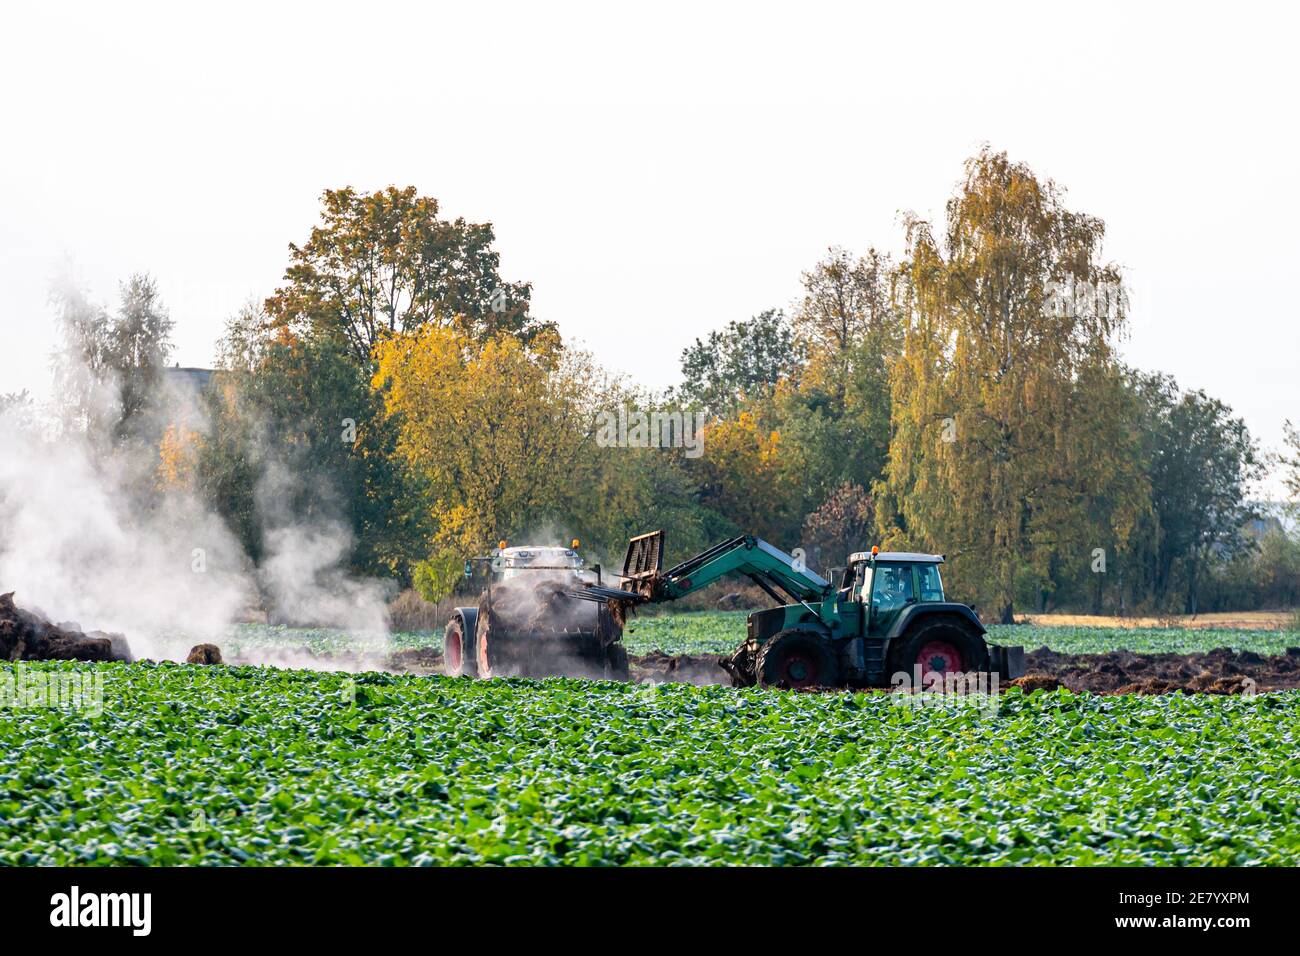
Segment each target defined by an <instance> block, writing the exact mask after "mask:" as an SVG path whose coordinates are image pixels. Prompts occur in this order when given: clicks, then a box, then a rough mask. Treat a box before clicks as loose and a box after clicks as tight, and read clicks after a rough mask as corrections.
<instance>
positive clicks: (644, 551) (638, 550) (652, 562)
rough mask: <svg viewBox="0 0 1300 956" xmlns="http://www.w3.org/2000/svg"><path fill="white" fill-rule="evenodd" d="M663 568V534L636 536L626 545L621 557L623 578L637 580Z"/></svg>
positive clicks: (656, 532)
mask: <svg viewBox="0 0 1300 956" xmlns="http://www.w3.org/2000/svg"><path fill="white" fill-rule="evenodd" d="M663 566H664V533H663V531H652V532H650V533H649V534H642V535H637V536H636V537H635V538H633V539H631V540H630V541H628V543H627V554H626V555H625V556H624V557H623V577H624V578H632V579H633V580H638V579H642V578H646V577H650V576H652V575H656V574H658V573H659V572H660V571H662V570H663Z"/></svg>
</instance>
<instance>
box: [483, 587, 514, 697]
mask: <svg viewBox="0 0 1300 956" xmlns="http://www.w3.org/2000/svg"><path fill="white" fill-rule="evenodd" d="M474 645H475V648H474V649H475V652H476V653H475V657H476V661H477V664H478V676H479V677H481V678H483V679H484V680H486V679H488V678H490V677H509V676H517V675H518V673H519V671H518V669H517V668H516V666H515V661H514V660H513V657H512V655H511V653H510V639H509V635H507V634H506V632H505V629H504V628H503V627H502V626H501V621H500V619H499V618H498V617H497V615H496V614H495V613H494V612H493V610H492V608H491V607H490V606H488V604H487V599H486V598H484V599H483V600H481V601H479V608H478V626H477V627H476V628H475V631H474Z"/></svg>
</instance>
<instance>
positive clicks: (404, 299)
mask: <svg viewBox="0 0 1300 956" xmlns="http://www.w3.org/2000/svg"><path fill="white" fill-rule="evenodd" d="M321 199H322V206H323V208H322V211H321V222H320V224H319V225H318V226H316V227H315V228H313V229H312V231H311V235H310V236H309V237H308V239H307V241H306V242H305V243H303V244H302V245H296V244H293V245H290V246H289V256H290V262H289V267H288V269H287V270H286V271H285V280H286V284H285V285H283V286H281V287H280V288H279V289H277V290H276V292H275V294H274V295H272V296H271V297H270V298H269V299H267V301H266V311H267V314H268V318H269V321H270V322H271V323H272V324H275V325H279V326H283V327H287V328H289V329H292V330H293V331H294V332H295V333H297V334H298V335H299V336H300V337H303V336H306V335H309V334H315V335H325V336H330V337H336V338H338V339H339V341H341V342H342V343H343V344H344V345H345V346H346V348H347V350H348V352H349V354H351V356H352V358H353V360H354V361H355V362H356V363H357V364H358V365H360V366H362V367H365V368H367V369H369V368H370V367H371V354H372V350H373V349H374V347H375V346H376V345H377V344H378V343H379V342H380V341H381V340H382V339H383V338H384V337H385V336H387V335H394V334H399V333H403V334H416V333H418V332H419V331H421V330H422V329H424V328H426V327H433V328H450V329H453V330H455V331H456V332H457V333H458V334H461V335H465V336H468V337H470V338H473V339H483V338H488V337H491V336H494V335H502V334H508V335H514V336H518V337H521V338H523V339H528V338H531V337H532V336H533V335H535V334H537V333H538V332H539V331H541V330H543V329H545V328H547V327H548V326H547V324H545V323H541V322H538V321H537V320H536V319H534V318H533V317H532V315H531V314H530V313H529V297H530V295H531V286H530V285H529V284H528V283H526V282H507V281H505V280H504V279H502V277H501V275H500V274H499V271H498V270H499V261H500V256H499V254H498V253H497V252H496V250H495V249H494V248H493V242H494V239H495V237H494V235H493V231H492V226H491V224H489V223H472V222H467V221H466V220H465V219H463V218H457V219H455V220H447V219H442V218H440V217H439V209H438V201H437V200H436V199H434V198H432V197H428V196H420V195H418V193H417V192H416V190H415V187H413V186H409V187H407V188H405V189H398V188H396V187H393V186H389V187H388V188H386V189H381V190H378V191H376V192H373V193H366V192H358V191H356V190H354V189H352V188H350V187H349V188H344V189H329V190H326V191H325V192H324V194H323V195H322V197H321Z"/></svg>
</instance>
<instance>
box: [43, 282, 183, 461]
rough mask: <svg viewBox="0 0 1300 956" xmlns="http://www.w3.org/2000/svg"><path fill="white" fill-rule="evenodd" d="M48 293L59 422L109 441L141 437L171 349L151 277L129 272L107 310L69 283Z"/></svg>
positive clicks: (169, 326) (167, 324) (167, 322)
mask: <svg viewBox="0 0 1300 956" xmlns="http://www.w3.org/2000/svg"><path fill="white" fill-rule="evenodd" d="M51 299H52V301H53V302H54V303H55V305H56V307H57V310H58V313H57V322H58V326H59V330H60V335H61V338H62V344H61V347H60V349H59V350H58V351H57V352H56V353H55V356H54V392H55V396H56V399H57V401H58V404H59V417H60V420H61V421H62V422H63V424H64V427H65V428H69V429H71V430H72V431H76V432H81V433H83V434H87V435H89V436H91V438H92V439H94V440H96V441H107V442H110V443H120V442H121V441H123V440H125V439H127V438H130V437H141V433H142V431H143V429H144V425H145V420H146V416H145V412H146V410H147V408H148V407H149V404H150V402H151V401H152V400H153V398H154V397H155V396H156V393H157V388H158V383H159V379H160V377H161V374H162V369H163V367H164V366H165V365H166V364H167V358H168V356H169V355H170V354H171V350H172V345H171V330H172V326H173V323H172V321H171V318H170V317H169V316H168V314H167V310H166V309H165V308H164V307H163V304H162V301H161V299H160V297H159V294H158V287H157V283H156V282H155V281H154V280H153V279H152V278H151V277H150V276H148V275H146V274H143V273H138V274H136V275H133V276H131V277H130V278H129V279H128V280H127V281H126V282H123V283H122V284H121V286H120V303H119V307H118V311H117V313H116V314H114V315H110V314H109V312H108V311H107V310H106V309H105V308H104V307H103V306H100V305H97V304H96V303H93V302H91V301H90V299H89V297H88V296H87V295H86V293H85V291H84V290H83V289H81V288H80V287H78V286H76V285H74V284H72V283H63V284H60V285H58V286H56V288H55V290H54V291H53V293H52V294H51Z"/></svg>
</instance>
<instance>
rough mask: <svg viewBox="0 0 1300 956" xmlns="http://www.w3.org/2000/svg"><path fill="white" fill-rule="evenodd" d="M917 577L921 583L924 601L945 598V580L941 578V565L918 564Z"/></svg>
mask: <svg viewBox="0 0 1300 956" xmlns="http://www.w3.org/2000/svg"><path fill="white" fill-rule="evenodd" d="M916 577H917V580H918V581H919V582H920V585H921V600H922V601H942V600H943V581H942V580H940V578H939V565H937V564H918V565H917V566H916Z"/></svg>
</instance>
